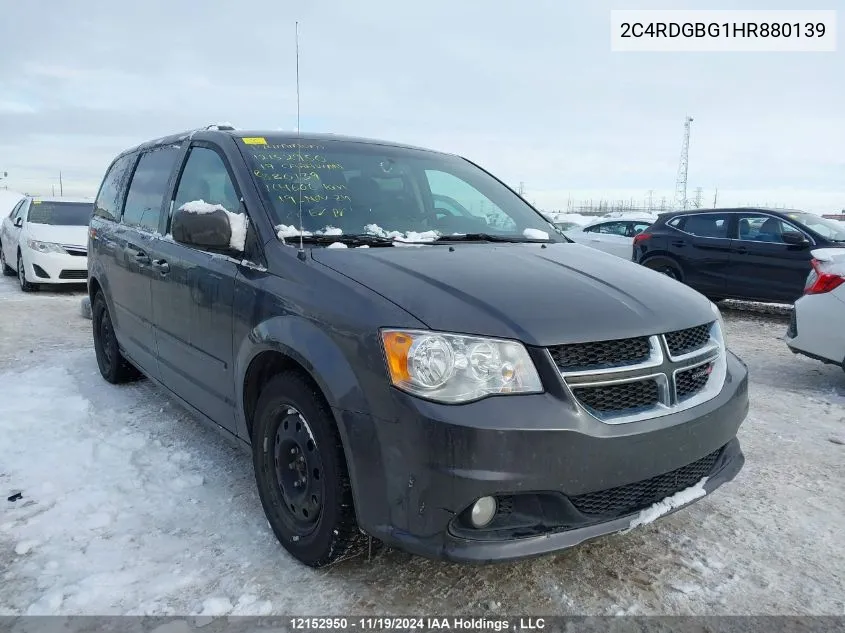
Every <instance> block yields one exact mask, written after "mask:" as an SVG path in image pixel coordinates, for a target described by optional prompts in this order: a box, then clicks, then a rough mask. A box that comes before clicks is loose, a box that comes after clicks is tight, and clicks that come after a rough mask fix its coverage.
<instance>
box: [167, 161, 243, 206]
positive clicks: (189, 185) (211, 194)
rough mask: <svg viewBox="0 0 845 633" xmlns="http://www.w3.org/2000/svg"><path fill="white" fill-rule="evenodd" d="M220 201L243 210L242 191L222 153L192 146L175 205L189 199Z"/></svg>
mask: <svg viewBox="0 0 845 633" xmlns="http://www.w3.org/2000/svg"><path fill="white" fill-rule="evenodd" d="M199 201H202V202H207V203H208V204H219V205H221V206H222V207H223V208H224V209H226V210H227V211H229V212H231V213H241V212H242V211H243V209H241V206H240V200H239V198H238V193H237V191H236V190H235V185H234V184H233V183H232V179H231V178H230V177H229V172H228V171H227V170H226V165H225V163H224V162H223V159H222V158H220V155H219V154H218V153H217V152H215V151H214V150H211V149H208V148H207V147H192V148H191V151H190V153H189V154H188V161H187V162H186V163H185V168H184V169H183V170H182V175H181V176H180V178H179V185H178V187H177V188H176V198H175V199H174V202H173V208H174V209H178V208H179V207H181V206H182V205H183V204H185V203H186V202H199Z"/></svg>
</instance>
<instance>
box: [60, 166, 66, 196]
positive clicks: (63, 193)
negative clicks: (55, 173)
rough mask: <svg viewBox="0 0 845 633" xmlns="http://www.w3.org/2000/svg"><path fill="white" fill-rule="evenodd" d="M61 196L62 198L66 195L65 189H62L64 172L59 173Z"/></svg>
mask: <svg viewBox="0 0 845 633" xmlns="http://www.w3.org/2000/svg"><path fill="white" fill-rule="evenodd" d="M59 195H60V196H64V195H65V190H64V187H62V172H61V171H59Z"/></svg>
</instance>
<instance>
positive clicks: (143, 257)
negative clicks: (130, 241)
mask: <svg viewBox="0 0 845 633" xmlns="http://www.w3.org/2000/svg"><path fill="white" fill-rule="evenodd" d="M135 261H136V262H137V263H138V264H140V265H142V266H145V265H147V264H149V263H150V256H149V255H147V254H146V253H145V252H144V251H137V252H136V253H135Z"/></svg>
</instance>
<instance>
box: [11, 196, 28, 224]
mask: <svg viewBox="0 0 845 633" xmlns="http://www.w3.org/2000/svg"><path fill="white" fill-rule="evenodd" d="M28 208H29V201H28V200H27V199H26V198H24V199H23V201H22V202H21V206H19V207H18V208H17V210H16V211H15V216H14V217H13V218H12V222H16V221H17V220H18V219H19V218H22V217H24V216H25V215H26V210H27V209H28Z"/></svg>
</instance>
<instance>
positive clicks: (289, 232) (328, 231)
mask: <svg viewBox="0 0 845 633" xmlns="http://www.w3.org/2000/svg"><path fill="white" fill-rule="evenodd" d="M275 228H276V237H278V238H279V239H280V240H282V241H283V242H284V241H285V238H286V237H299V236H300V235H302V236H303V237H308V236H309V235H343V229H339V228H337V227H336V226H331V225H329V226H326V227H324V228H322V229H320V230H318V231H313V232H312V231H306V230H302V231H300V230H299V229H298V228H296V227H295V226H293V225H292V224H279V225H278V226H276V227H275Z"/></svg>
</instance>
